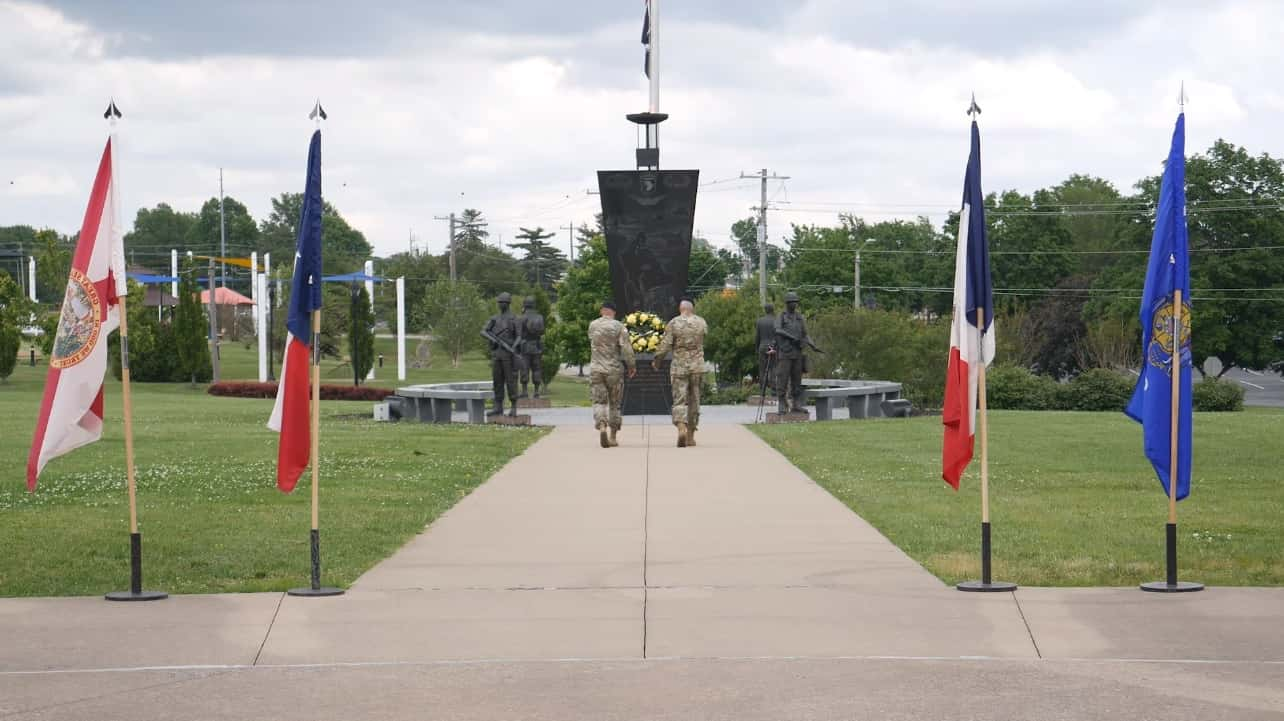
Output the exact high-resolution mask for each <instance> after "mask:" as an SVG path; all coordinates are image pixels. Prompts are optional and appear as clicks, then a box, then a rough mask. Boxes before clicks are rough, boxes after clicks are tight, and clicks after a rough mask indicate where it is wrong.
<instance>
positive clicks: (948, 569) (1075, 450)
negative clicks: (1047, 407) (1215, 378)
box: [753, 408, 1284, 586]
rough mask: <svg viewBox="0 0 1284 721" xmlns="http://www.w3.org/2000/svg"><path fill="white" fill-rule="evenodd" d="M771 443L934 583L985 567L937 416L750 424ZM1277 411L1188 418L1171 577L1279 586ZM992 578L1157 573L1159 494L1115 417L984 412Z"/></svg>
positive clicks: (1281, 518) (1283, 498)
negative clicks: (1187, 461) (1186, 471)
mask: <svg viewBox="0 0 1284 721" xmlns="http://www.w3.org/2000/svg"><path fill="white" fill-rule="evenodd" d="M753 430H754V432H756V433H758V435H760V436H761V437H762V438H764V439H765V440H766V441H767V442H768V443H770V444H772V445H773V446H775V447H776V448H777V449H779V450H780V451H781V452H783V453H784V454H785V455H786V456H787V457H788V458H789V459H790V460H791V461H793V462H794V463H795V464H796V465H797V466H798V467H799V468H801V469H802V470H803V471H804V472H806V473H807V474H808V475H809V476H811V477H812V478H813V479H815V480H816V482H817V483H819V484H820V485H821V486H823V487H824V488H826V489H827V490H829V492H830V493H832V494H833V495H834V496H835V497H837V498H838V499H839V500H841V501H842V502H843V503H845V504H847V506H849V507H850V508H851V509H852V510H853V511H855V512H856V513H858V514H860V515H861V516H862V517H863V518H864V519H866V520H867V521H869V522H870V523H872V524H873V525H874V526H875V527H877V528H878V529H879V530H880V531H882V532H883V533H884V534H885V535H886V536H887V537H888V538H889V539H891V540H892V542H893V543H895V544H896V545H898V546H900V547H901V548H902V549H904V551H905V552H906V553H908V554H909V555H910V556H912V557H913V558H914V559H915V560H917V561H918V562H920V563H922V564H923V565H924V566H926V567H927V569H928V570H930V571H931V572H932V573H935V574H936V575H937V576H939V577H940V578H941V579H942V580H944V581H947V582H950V583H953V582H956V581H960V580H965V579H968V578H977V577H979V574H980V557H979V554H980V551H979V546H980V523H979V522H980V489H979V487H978V486H979V482H980V481H979V476H978V473H979V471H978V468H977V466H978V462H979V461H977V460H974V461H973V463H972V465H971V466H969V468H968V471H967V473H966V475H965V476H964V477H963V482H962V490H961V491H959V492H958V493H955V492H954V491H953V490H952V489H950V488H949V486H947V485H945V483H944V482H942V481H941V480H940V453H941V421H940V418H930V417H929V418H915V419H910V420H880V421H860V422H851V421H836V422H830V423H816V424H808V425H778V426H754V427H753ZM1281 438H1284V411H1282V410H1278V409H1259V408H1252V409H1249V410H1248V411H1246V412H1243V413H1225V414H1215V413H1198V414H1196V415H1195V449H1194V459H1195V460H1194V463H1195V468H1194V477H1193V479H1192V488H1191V495H1190V498H1189V499H1187V500H1185V501H1182V502H1181V503H1180V504H1179V505H1178V524H1179V525H1178V529H1179V532H1180V535H1179V543H1178V557H1179V562H1180V568H1179V572H1180V576H1181V577H1182V578H1184V579H1189V580H1197V581H1202V582H1204V583H1207V584H1212V585H1223V586H1257V585H1281V584H1284V544H1282V541H1284V467H1282V466H1281V463H1280V458H1281V456H1280V443H1281V440H1280V439H1281ZM990 474H991V475H990V508H991V521H992V524H993V533H994V555H993V558H994V577H995V578H996V579H1001V580H1006V581H1013V582H1016V583H1019V584H1024V585H1032V586H1129V585H1133V584H1136V583H1139V582H1142V581H1152V580H1162V579H1163V575H1164V524H1165V523H1166V521H1167V518H1168V515H1167V514H1168V500H1167V497H1166V496H1165V495H1164V494H1163V491H1162V489H1161V488H1160V485H1159V482H1158V481H1157V480H1156V479H1155V476H1154V472H1153V471H1152V470H1151V467H1150V464H1149V463H1148V462H1147V461H1146V460H1145V458H1144V457H1143V456H1142V454H1141V428H1140V426H1138V425H1137V424H1136V423H1133V422H1132V421H1130V420H1128V419H1126V418H1125V417H1124V416H1123V414H1121V413H1057V412H1019V411H1006V412H1005V411H998V412H992V413H991V415H990Z"/></svg>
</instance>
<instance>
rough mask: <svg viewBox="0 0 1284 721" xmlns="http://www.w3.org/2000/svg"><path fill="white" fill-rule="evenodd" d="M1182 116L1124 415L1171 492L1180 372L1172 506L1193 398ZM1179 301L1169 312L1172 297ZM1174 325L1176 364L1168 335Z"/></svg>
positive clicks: (1180, 494)
mask: <svg viewBox="0 0 1284 721" xmlns="http://www.w3.org/2000/svg"><path fill="white" fill-rule="evenodd" d="M1185 153H1186V114H1185V113H1182V114H1180V115H1178V116H1177V126H1176V127H1175V128H1174V129H1173V141H1172V146H1171V147H1170V149H1169V151H1168V162H1167V163H1166V164H1165V165H1164V177H1163V179H1162V180H1161V181H1160V184H1159V209H1158V211H1157V212H1156V213H1155V234H1154V237H1153V238H1152V240H1151V242H1150V262H1149V264H1148V265H1147V267H1146V285H1145V290H1144V291H1143V292H1142V299H1141V327H1142V332H1141V344H1142V345H1141V351H1142V364H1141V375H1140V376H1139V377H1138V378H1137V387H1136V388H1135V389H1134V390H1133V394H1132V399H1131V400H1130V401H1129V402H1128V406H1127V408H1125V409H1124V412H1125V413H1127V414H1128V417H1129V418H1132V419H1133V420H1135V421H1137V422H1138V423H1140V424H1141V427H1142V436H1143V438H1144V441H1143V447H1144V449H1145V453H1146V458H1148V459H1150V463H1151V465H1153V466H1154V467H1155V475H1156V476H1158V477H1159V482H1160V484H1161V485H1162V486H1163V488H1164V493H1165V494H1167V493H1168V489H1169V480H1170V477H1171V476H1170V473H1171V466H1172V408H1173V375H1172V374H1173V368H1174V367H1176V368H1177V372H1178V373H1179V376H1178V390H1179V396H1178V398H1177V500H1181V499H1183V498H1185V497H1186V496H1187V495H1189V494H1190V467H1191V448H1190V446H1191V439H1192V433H1191V423H1192V420H1193V418H1192V416H1191V391H1192V380H1193V379H1192V378H1191V372H1192V370H1193V366H1192V364H1191V354H1190V340H1191V336H1190V256H1189V255H1188V253H1187V242H1188V241H1187V234H1186V155H1185ZM1175 290H1180V291H1181V294H1182V303H1181V308H1180V309H1178V308H1175V307H1174V300H1175V298H1174V293H1173V291H1175ZM1174 320H1176V323H1175V325H1176V328H1177V330H1176V336H1177V354H1176V355H1177V362H1175V363H1174V358H1173V356H1174V354H1173V335H1174Z"/></svg>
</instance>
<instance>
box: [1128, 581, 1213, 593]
mask: <svg viewBox="0 0 1284 721" xmlns="http://www.w3.org/2000/svg"><path fill="white" fill-rule="evenodd" d="M1141 590H1143V591H1150V592H1151V593H1191V592H1193V591H1202V590H1204V584H1202V583H1194V582H1192V581H1178V582H1177V583H1175V584H1171V585H1170V584H1169V583H1168V582H1167V581H1151V582H1150V583H1143V584H1141Z"/></svg>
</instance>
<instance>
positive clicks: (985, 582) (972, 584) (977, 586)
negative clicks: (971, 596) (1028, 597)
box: [955, 521, 1017, 593]
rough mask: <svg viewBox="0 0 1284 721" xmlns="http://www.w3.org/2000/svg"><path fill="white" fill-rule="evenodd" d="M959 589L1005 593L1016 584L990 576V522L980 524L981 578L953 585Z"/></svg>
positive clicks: (971, 591)
mask: <svg viewBox="0 0 1284 721" xmlns="http://www.w3.org/2000/svg"><path fill="white" fill-rule="evenodd" d="M955 588H957V589H958V590H960V591H968V592H970V593H1006V592H1008V591H1015V590H1016V589H1017V585H1016V584H1015V583H1008V582H1007V581H995V580H993V579H991V578H990V523H989V521H985V522H983V523H982V524H981V580H979V581H964V582H962V583H960V584H959V585H957V586H955Z"/></svg>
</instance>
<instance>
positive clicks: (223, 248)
mask: <svg viewBox="0 0 1284 721" xmlns="http://www.w3.org/2000/svg"><path fill="white" fill-rule="evenodd" d="M218 254H219V258H220V259H222V258H226V257H227V224H226V223H224V222H223V169H222V168H219V169H218ZM222 271H223V287H224V288H226V287H227V262H226V261H223V267H222ZM213 287H214V286H213V285H212V284H211V285H210V288H211V290H210V293H211V295H212V294H213V293H214V291H213V290H212V289H213ZM217 375H218V374H215V377H216V378H217Z"/></svg>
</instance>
